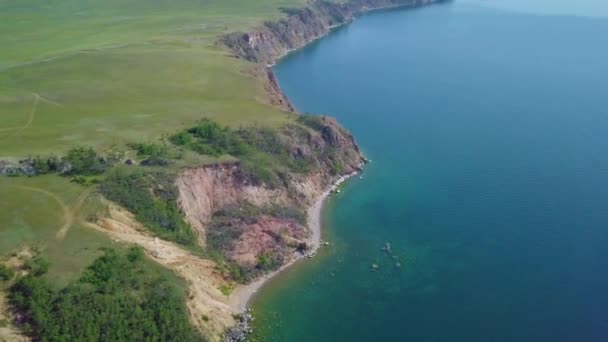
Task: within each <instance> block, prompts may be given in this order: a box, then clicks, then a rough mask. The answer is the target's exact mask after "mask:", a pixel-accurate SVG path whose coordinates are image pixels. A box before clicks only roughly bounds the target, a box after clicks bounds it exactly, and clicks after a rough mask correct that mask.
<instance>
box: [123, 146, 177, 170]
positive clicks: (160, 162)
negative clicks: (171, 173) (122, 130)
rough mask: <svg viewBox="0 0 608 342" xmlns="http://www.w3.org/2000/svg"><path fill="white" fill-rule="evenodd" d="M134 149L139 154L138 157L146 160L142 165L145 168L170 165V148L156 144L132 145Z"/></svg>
mask: <svg viewBox="0 0 608 342" xmlns="http://www.w3.org/2000/svg"><path fill="white" fill-rule="evenodd" d="M129 146H130V147H131V148H132V149H134V150H135V151H136V152H137V156H138V157H141V158H145V159H144V160H143V161H142V162H141V164H142V165H145V166H166V165H169V159H170V158H169V147H168V146H166V145H163V144H156V143H138V144H130V145H129Z"/></svg>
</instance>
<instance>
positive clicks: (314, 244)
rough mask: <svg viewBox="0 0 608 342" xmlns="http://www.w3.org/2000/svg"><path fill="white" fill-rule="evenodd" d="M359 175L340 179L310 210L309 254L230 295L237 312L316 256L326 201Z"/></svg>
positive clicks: (308, 218)
mask: <svg viewBox="0 0 608 342" xmlns="http://www.w3.org/2000/svg"><path fill="white" fill-rule="evenodd" d="M357 174H359V172H352V173H349V174H347V175H344V176H342V177H340V178H338V179H337V180H336V181H335V182H333V184H332V185H331V186H330V187H329V188H328V189H327V190H325V191H324V192H323V193H322V194H321V195H319V196H318V197H317V199H316V200H315V202H314V203H313V204H312V205H311V206H310V207H309V208H308V211H307V214H308V216H307V224H308V228H309V229H310V231H311V235H310V237H309V239H308V241H307V242H308V244H309V245H310V248H309V249H308V251H307V252H308V253H307V254H301V253H297V254H296V255H295V257H294V258H293V259H292V260H291V261H290V262H288V263H287V264H285V265H283V266H281V268H279V269H278V270H276V271H273V272H270V273H268V274H266V275H264V276H262V277H260V278H258V279H256V280H255V281H254V282H252V283H250V284H247V285H240V286H238V287H237V288H236V289H234V291H233V292H232V294H231V295H230V298H229V301H228V303H229V305H230V307H232V308H233V309H234V310H235V311H236V312H244V311H245V310H247V307H248V306H249V304H250V302H251V299H252V298H253V297H254V296H255V295H256V294H257V293H258V292H259V290H260V289H261V288H263V287H264V285H265V284H266V283H268V281H269V280H271V279H272V278H274V277H276V276H277V275H279V274H280V273H281V272H283V271H285V270H286V269H288V268H289V267H291V266H292V265H294V264H295V263H297V262H298V261H300V260H302V259H304V258H305V257H306V255H310V254H314V253H316V252H317V250H318V249H319V247H320V246H321V229H322V224H323V222H322V217H321V214H322V212H323V208H324V204H325V200H327V198H328V197H329V196H330V195H331V194H332V192H333V191H335V190H336V189H337V188H338V187H339V186H340V185H341V184H342V183H344V182H345V181H346V180H348V179H349V178H351V177H353V176H356V175H357Z"/></svg>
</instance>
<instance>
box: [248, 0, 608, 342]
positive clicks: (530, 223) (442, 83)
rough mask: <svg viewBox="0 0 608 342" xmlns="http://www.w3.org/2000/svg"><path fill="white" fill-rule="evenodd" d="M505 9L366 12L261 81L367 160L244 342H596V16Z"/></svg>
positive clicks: (599, 215) (600, 263) (600, 70)
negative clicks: (342, 131)
mask: <svg viewBox="0 0 608 342" xmlns="http://www.w3.org/2000/svg"><path fill="white" fill-rule="evenodd" d="M607 9H608V8H607ZM512 10H513V9H512V8H510V9H509V11H503V10H502V9H500V8H482V7H477V6H475V5H471V4H466V3H458V2H455V3H451V4H447V5H441V6H432V7H428V8H423V9H417V10H398V11H388V12H380V13H374V14H371V15H368V16H364V17H362V18H360V19H359V20H357V21H356V22H355V23H353V24H352V25H349V26H346V27H344V28H341V29H338V30H336V32H334V33H332V34H331V35H329V36H328V37H326V38H324V39H322V40H320V41H318V42H316V43H314V44H312V45H311V46H309V47H307V48H305V49H303V50H301V51H298V52H296V53H294V54H292V55H290V56H289V57H287V58H286V59H285V60H284V61H282V63H280V64H279V65H277V66H276V67H275V72H276V74H277V77H278V79H279V81H280V84H281V86H282V88H283V90H284V91H285V92H286V93H287V95H288V96H289V97H290V99H291V100H292V101H293V103H294V105H295V106H296V108H297V109H298V110H300V111H302V112H314V113H328V114H331V115H332V116H336V117H337V118H338V119H339V121H340V122H341V123H342V124H344V125H345V126H346V127H347V128H348V129H350V130H351V131H352V132H353V133H354V135H355V136H356V137H357V140H358V142H359V144H360V145H361V147H362V149H363V150H364V152H365V153H366V155H367V156H368V157H369V158H371V159H372V160H373V163H372V164H371V165H369V166H368V167H367V168H366V170H365V172H364V177H363V179H359V178H355V179H352V180H351V181H349V182H348V183H347V184H346V185H345V186H344V188H343V191H342V193H341V194H340V195H338V196H335V197H333V198H331V199H330V200H329V201H328V203H327V206H326V208H325V212H324V221H325V222H324V238H325V239H327V240H329V241H331V244H332V245H331V246H330V247H325V248H324V249H322V250H321V252H320V253H319V255H318V256H317V257H316V258H315V259H312V260H305V261H303V262H301V263H299V264H298V265H296V266H295V267H294V268H292V269H290V270H289V271H287V272H285V273H283V274H281V275H279V276H278V277H277V278H275V279H274V280H272V281H271V282H270V283H269V284H268V285H267V286H266V287H265V288H264V289H263V290H262V291H261V293H260V294H259V295H258V296H257V297H256V298H255V300H254V302H253V309H254V311H255V313H256V317H257V319H256V322H255V324H254V327H255V329H256V336H255V337H254V340H257V341H288V342H297V341H467V342H468V341H606V340H607V339H608V319H607V318H606V317H605V308H606V307H608V291H606V289H608V272H606V269H607V266H608V247H607V246H608V191H606V189H608V139H606V132H608V96H607V89H608V80H607V78H608V77H607V76H608V47H607V46H606V44H605V37H606V36H608V19H606V18H598V17H597V16H596V17H593V18H592V17H584V16H580V15H579V13H575V14H573V16H567V15H563V14H564V13H560V15H559V16H555V15H541V14H539V13H537V12H534V13H532V12H530V13H526V11H522V12H516V11H512ZM387 242H388V243H390V247H391V248H390V252H387V251H386V250H383V249H382V248H383V246H385V243H387ZM374 264H375V265H376V266H377V269H374V268H373V267H372V265H374Z"/></svg>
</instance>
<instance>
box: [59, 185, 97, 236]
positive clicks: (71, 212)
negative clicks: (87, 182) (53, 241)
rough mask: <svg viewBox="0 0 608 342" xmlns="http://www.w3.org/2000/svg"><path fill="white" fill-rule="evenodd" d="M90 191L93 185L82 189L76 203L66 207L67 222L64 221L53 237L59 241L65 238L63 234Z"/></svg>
mask: <svg viewBox="0 0 608 342" xmlns="http://www.w3.org/2000/svg"><path fill="white" fill-rule="evenodd" d="M92 191H93V187H90V188H88V189H86V190H85V191H83V192H82V194H80V196H78V198H77V199H76V203H74V205H72V206H71V207H70V208H68V215H69V222H68V221H66V223H65V224H64V225H63V226H61V228H60V229H59V230H58V231H57V234H55V237H56V238H57V239H58V240H59V241H62V240H63V239H65V236H66V235H67V233H68V231H69V230H70V227H71V226H72V223H73V222H74V217H76V215H77V214H78V211H79V210H80V208H81V207H82V204H83V203H84V201H86V199H87V198H89V195H91V192H92ZM68 223H69V224H68Z"/></svg>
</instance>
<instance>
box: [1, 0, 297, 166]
mask: <svg viewBox="0 0 608 342" xmlns="http://www.w3.org/2000/svg"><path fill="white" fill-rule="evenodd" d="M302 4H303V1H302V0H264V1H249V0H216V1H209V0H198V1H192V0H177V1H158V0H156V1H144V0H131V1H128V0H125V1H117V0H111V1H81V0H62V1H42V0H25V1H14V0H2V1H0V46H2V49H0V117H1V118H2V120H1V121H0V157H21V156H26V155H30V154H35V153H48V152H57V151H65V150H67V149H69V148H70V147H73V146H74V145H76V144H79V143H82V142H86V143H87V144H90V145H93V146H95V147H100V148H103V147H107V146H110V145H112V144H119V145H120V144H124V143H126V142H130V141H140V140H142V139H153V138H156V137H158V136H160V135H161V134H163V133H164V132H167V131H172V130H175V129H179V128H181V127H184V126H185V125H187V124H190V123H191V122H193V121H194V120H197V119H200V118H201V117H210V118H214V119H215V120H217V121H219V122H221V123H223V124H229V125H240V124H247V123H251V122H261V123H276V122H281V121H283V120H285V119H286V116H285V115H284V113H282V112H281V111H279V110H277V109H275V108H272V107H270V106H268V105H266V104H265V102H266V100H265V94H264V89H263V85H262V83H261V82H260V81H259V80H258V79H256V78H255V77H253V76H252V75H251V74H250V72H249V69H250V67H251V65H249V64H247V63H246V62H243V61H240V60H237V59H235V58H230V57H229V56H228V53H227V52H226V51H225V50H223V49H221V48H220V47H218V46H216V41H217V38H218V36H220V35H221V34H223V33H225V32H229V31H234V30H242V29H246V28H250V27H253V26H255V25H257V24H259V23H261V22H263V21H265V20H268V19H272V18H277V17H278V16H280V13H281V12H280V10H279V8H280V7H284V6H297V5H302Z"/></svg>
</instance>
